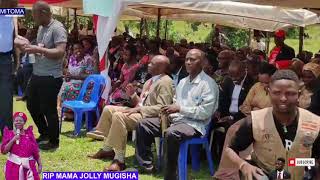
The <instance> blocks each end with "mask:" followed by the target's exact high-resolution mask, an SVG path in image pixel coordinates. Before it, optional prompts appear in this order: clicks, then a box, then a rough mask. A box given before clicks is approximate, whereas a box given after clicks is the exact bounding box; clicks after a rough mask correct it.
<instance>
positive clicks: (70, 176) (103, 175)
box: [42, 172, 138, 180]
mask: <svg viewBox="0 0 320 180" xmlns="http://www.w3.org/2000/svg"><path fill="white" fill-rule="evenodd" d="M42 178H43V180H98V179H99V180H100V179H101V180H138V172H43V173H42Z"/></svg>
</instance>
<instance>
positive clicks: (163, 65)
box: [148, 55, 170, 76]
mask: <svg viewBox="0 0 320 180" xmlns="http://www.w3.org/2000/svg"><path fill="white" fill-rule="evenodd" d="M169 65H170V60H169V58H167V57H166V56H163V55H157V56H154V57H153V58H152V60H151V62H150V64H149V65H148V72H149V73H150V74H151V75H152V76H156V75H160V74H165V72H166V71H167V70H168V68H169Z"/></svg>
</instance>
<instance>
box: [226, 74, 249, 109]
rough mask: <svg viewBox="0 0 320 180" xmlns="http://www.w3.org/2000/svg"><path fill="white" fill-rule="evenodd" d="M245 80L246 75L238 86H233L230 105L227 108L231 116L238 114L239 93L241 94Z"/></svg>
mask: <svg viewBox="0 0 320 180" xmlns="http://www.w3.org/2000/svg"><path fill="white" fill-rule="evenodd" d="M246 78H247V74H246V75H245V77H244V78H243V80H242V81H241V83H240V85H239V84H235V85H234V89H233V92H232V97H231V105H230V107H229V112H230V113H231V114H232V113H238V112H239V96H240V93H241V89H242V86H243V83H244V81H245V79H246ZM240 105H241V104H240Z"/></svg>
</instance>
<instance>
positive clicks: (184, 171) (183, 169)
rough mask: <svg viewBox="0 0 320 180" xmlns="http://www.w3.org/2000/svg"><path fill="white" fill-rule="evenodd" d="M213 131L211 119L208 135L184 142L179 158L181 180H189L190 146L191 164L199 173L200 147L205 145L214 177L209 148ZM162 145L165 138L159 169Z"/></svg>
mask: <svg viewBox="0 0 320 180" xmlns="http://www.w3.org/2000/svg"><path fill="white" fill-rule="evenodd" d="M211 129H212V121H211V119H210V123H209V124H208V125H207V127H206V134H205V135H204V136H202V137H199V138H192V139H189V140H186V141H184V142H183V143H181V144H180V150H179V157H178V172H179V180H187V179H188V178H187V177H188V168H187V164H188V162H187V160H188V148H189V145H190V151H191V154H192V156H191V164H192V170H194V171H199V170H200V146H199V145H204V146H205V150H206V154H207V160H208V163H209V171H210V175H211V176H213V175H214V166H213V160H212V156H211V152H210V148H209V142H210V131H211ZM162 144H163V138H160V147H159V148H160V149H159V157H158V162H157V163H158V164H157V166H158V168H159V169H160V167H161V159H162Z"/></svg>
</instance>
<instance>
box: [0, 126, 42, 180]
mask: <svg viewBox="0 0 320 180" xmlns="http://www.w3.org/2000/svg"><path fill="white" fill-rule="evenodd" d="M14 136H15V134H14V131H12V130H9V129H8V128H5V129H4V135H3V138H2V144H1V152H2V153H3V151H4V148H5V146H6V145H7V144H8V143H9V141H10V140H11V139H12V138H13V137H14ZM10 153H12V154H15V155H17V156H19V157H22V158H28V157H31V156H32V157H33V158H34V160H30V161H29V165H30V169H31V170H32V172H33V177H34V180H40V177H39V174H38V171H37V168H36V161H37V160H38V159H39V148H38V144H37V142H36V140H35V138H34V135H33V132H32V126H29V127H28V129H26V130H25V134H24V135H20V142H19V144H16V143H14V144H13V145H12V148H11V150H10ZM19 167H20V166H19V165H17V164H15V163H13V162H11V161H9V160H7V163H6V165H5V177H6V179H7V180H19ZM23 171H24V179H27V172H28V169H25V168H24V169H23Z"/></svg>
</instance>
